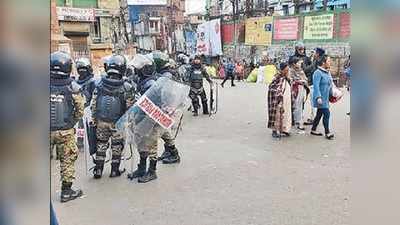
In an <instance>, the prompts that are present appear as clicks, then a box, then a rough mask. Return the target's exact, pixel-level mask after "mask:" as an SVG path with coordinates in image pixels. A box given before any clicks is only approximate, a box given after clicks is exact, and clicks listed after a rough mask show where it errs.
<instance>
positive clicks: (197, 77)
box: [188, 55, 213, 116]
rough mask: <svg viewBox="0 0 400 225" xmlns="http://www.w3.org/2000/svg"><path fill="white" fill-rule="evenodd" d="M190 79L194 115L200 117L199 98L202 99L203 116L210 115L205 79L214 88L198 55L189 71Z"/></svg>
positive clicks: (190, 95) (190, 94)
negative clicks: (204, 85) (204, 84)
mask: <svg viewBox="0 0 400 225" xmlns="http://www.w3.org/2000/svg"><path fill="white" fill-rule="evenodd" d="M188 78H189V83H190V93H189V97H190V99H192V106H193V115H194V116H198V115H199V113H198V109H199V107H200V104H199V98H198V96H200V98H201V103H202V105H203V114H209V112H208V104H207V96H206V92H205V91H204V87H203V78H206V80H207V81H208V83H209V84H210V87H211V88H212V85H213V82H212V80H211V79H210V76H209V75H208V73H207V72H206V70H205V69H204V67H203V66H202V64H201V57H200V56H198V55H196V56H195V58H194V59H193V61H192V65H191V67H190V68H189V70H188Z"/></svg>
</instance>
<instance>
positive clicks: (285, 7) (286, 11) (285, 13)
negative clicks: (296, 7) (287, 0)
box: [282, 5, 289, 16]
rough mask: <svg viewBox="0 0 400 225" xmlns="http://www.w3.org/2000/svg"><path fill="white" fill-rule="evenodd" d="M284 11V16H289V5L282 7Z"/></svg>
mask: <svg viewBox="0 0 400 225" xmlns="http://www.w3.org/2000/svg"><path fill="white" fill-rule="evenodd" d="M282 10H283V15H284V16H287V15H289V5H283V6H282Z"/></svg>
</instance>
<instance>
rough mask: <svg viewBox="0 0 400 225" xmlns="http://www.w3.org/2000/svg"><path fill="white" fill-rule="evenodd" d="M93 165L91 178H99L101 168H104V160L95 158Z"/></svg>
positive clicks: (101, 171) (101, 172)
mask: <svg viewBox="0 0 400 225" xmlns="http://www.w3.org/2000/svg"><path fill="white" fill-rule="evenodd" d="M95 164H96V165H95V166H94V169H93V178H94V179H100V178H101V175H102V174H103V168H104V162H103V161H99V160H95Z"/></svg>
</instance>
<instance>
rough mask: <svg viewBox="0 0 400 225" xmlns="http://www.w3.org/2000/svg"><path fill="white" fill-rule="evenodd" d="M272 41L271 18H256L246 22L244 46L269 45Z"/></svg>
mask: <svg viewBox="0 0 400 225" xmlns="http://www.w3.org/2000/svg"><path fill="white" fill-rule="evenodd" d="M271 40H272V17H271V16H266V17H256V18H249V19H247V20H246V37H245V43H246V45H264V46H265V45H270V44H271Z"/></svg>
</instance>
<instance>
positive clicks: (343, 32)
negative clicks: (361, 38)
mask: <svg viewBox="0 0 400 225" xmlns="http://www.w3.org/2000/svg"><path fill="white" fill-rule="evenodd" d="M350 35H351V16H350V13H342V14H340V31H339V37H340V38H349V37H350Z"/></svg>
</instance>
